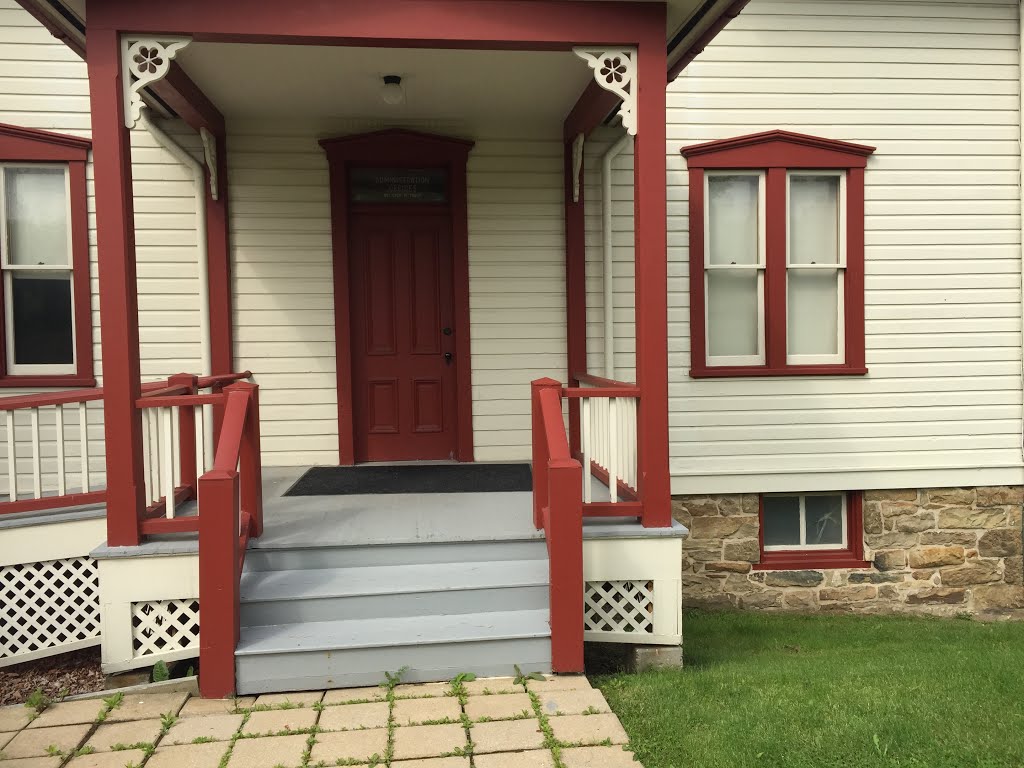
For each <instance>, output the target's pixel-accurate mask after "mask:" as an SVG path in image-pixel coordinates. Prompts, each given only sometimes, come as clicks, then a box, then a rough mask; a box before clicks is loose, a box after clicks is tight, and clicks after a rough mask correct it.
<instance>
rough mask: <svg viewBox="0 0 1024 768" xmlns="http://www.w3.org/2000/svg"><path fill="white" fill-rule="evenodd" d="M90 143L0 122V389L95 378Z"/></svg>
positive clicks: (84, 381) (79, 382) (72, 383)
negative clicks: (87, 169) (87, 166)
mask: <svg viewBox="0 0 1024 768" xmlns="http://www.w3.org/2000/svg"><path fill="white" fill-rule="evenodd" d="M88 146H89V144H88V142H87V141H85V140H83V139H78V138H75V137H71V136H62V135H59V134H51V133H45V132H42V131H31V130H27V129H23V128H17V127H14V126H4V125H0V278H2V286H0V304H2V311H0V325H2V329H0V330H2V333H0V349H2V354H0V386H15V387H30V386H50V385H53V386H75V385H83V386H88V385H92V384H93V383H94V379H93V377H92V338H91V337H92V327H91V311H90V306H89V259H88V234H87V227H88V222H87V220H86V215H87V214H86V189H85V161H86V157H87V153H88Z"/></svg>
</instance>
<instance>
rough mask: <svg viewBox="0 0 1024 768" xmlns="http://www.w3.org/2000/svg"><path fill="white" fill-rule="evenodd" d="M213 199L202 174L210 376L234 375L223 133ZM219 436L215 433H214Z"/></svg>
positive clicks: (217, 138)
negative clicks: (204, 188)
mask: <svg viewBox="0 0 1024 768" xmlns="http://www.w3.org/2000/svg"><path fill="white" fill-rule="evenodd" d="M213 137H214V142H215V143H214V146H215V162H216V171H217V199H216V200H214V199H213V192H212V190H211V188H210V170H209V169H207V171H206V253H207V257H206V263H207V274H208V276H209V277H208V285H207V293H208V296H209V300H210V362H211V370H210V373H212V374H213V375H215V376H216V375H217V374H222V373H234V372H235V363H234V349H233V341H234V337H233V334H232V328H231V244H230V236H229V234H228V159H227V152H228V148H227V137H226V135H225V132H224V131H223V130H222V131H220V132H217V133H214V134H213ZM218 432H219V430H218Z"/></svg>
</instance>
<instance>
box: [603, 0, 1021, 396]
mask: <svg viewBox="0 0 1024 768" xmlns="http://www.w3.org/2000/svg"><path fill="white" fill-rule="evenodd" d="M1021 2H1022V3H1024V0H1021ZM631 141H632V139H631V138H630V136H629V134H626V135H625V136H623V137H622V138H621V139H619V140H618V141H617V142H615V143H614V144H612V146H611V147H610V148H609V149H608V151H607V152H605V153H604V155H603V156H602V157H601V238H602V242H601V245H602V249H603V252H604V376H605V378H606V379H614V378H615V316H614V315H615V290H614V289H615V276H614V275H613V274H612V269H613V268H614V263H615V259H614V249H613V248H612V161H613V160H614V159H615V158H616V157H618V156H619V155H621V154H622V153H623V151H624V150H625V149H626V147H628V146H629V144H630V142H631Z"/></svg>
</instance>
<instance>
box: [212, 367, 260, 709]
mask: <svg viewBox="0 0 1024 768" xmlns="http://www.w3.org/2000/svg"><path fill="white" fill-rule="evenodd" d="M222 397H225V398H226V400H225V403H224V414H223V423H222V425H221V429H220V439H219V440H218V442H217V452H216V455H215V457H214V460H213V466H212V467H211V469H210V470H209V471H208V472H206V473H205V474H204V475H203V476H202V477H201V478H199V605H200V609H201V610H202V615H203V625H202V626H203V628H202V632H201V634H200V645H199V666H200V670H201V672H200V677H199V687H200V691H201V693H202V695H203V696H204V697H206V698H218V699H219V698H224V697H227V696H230V695H231V694H233V693H234V692H235V648H236V647H237V646H238V638H239V631H240V630H239V627H240V624H239V581H240V579H241V576H242V566H243V564H244V563H245V550H246V547H247V546H248V543H249V539H250V538H257V537H259V536H260V535H261V534H262V533H263V488H262V481H261V476H260V473H261V469H260V419H259V390H258V388H257V387H256V386H255V385H253V384H245V383H238V384H232V385H231V386H229V387H226V388H225V390H224V395H222Z"/></svg>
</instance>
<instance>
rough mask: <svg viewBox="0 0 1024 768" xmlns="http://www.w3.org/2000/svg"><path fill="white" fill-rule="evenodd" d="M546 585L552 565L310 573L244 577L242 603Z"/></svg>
mask: <svg viewBox="0 0 1024 768" xmlns="http://www.w3.org/2000/svg"><path fill="white" fill-rule="evenodd" d="M546 584H548V562H547V560H497V561H493V562H465V563H441V564H426V565H417V564H414V565H380V566H358V567H352V568H304V569H298V570H279V571H251V572H246V573H244V574H243V575H242V583H241V600H242V602H243V603H256V602H267V601H277V600H301V599H318V598H331V597H355V596H364V595H393V594H409V593H415V592H448V591H463V590H474V589H495V588H502V587H524V586H544V585H546Z"/></svg>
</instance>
